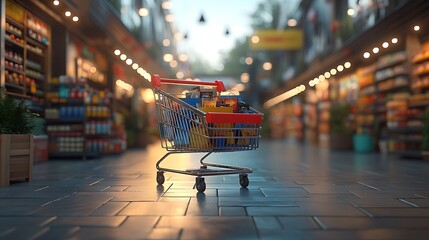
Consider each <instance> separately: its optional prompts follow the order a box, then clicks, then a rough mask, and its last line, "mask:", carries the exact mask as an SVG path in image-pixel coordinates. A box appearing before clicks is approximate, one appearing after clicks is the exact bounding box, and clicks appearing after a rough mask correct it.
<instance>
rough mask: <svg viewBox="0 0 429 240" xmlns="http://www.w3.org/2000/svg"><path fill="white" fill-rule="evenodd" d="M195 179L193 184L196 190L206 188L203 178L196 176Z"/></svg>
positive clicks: (200, 190) (201, 190) (202, 190)
mask: <svg viewBox="0 0 429 240" xmlns="http://www.w3.org/2000/svg"><path fill="white" fill-rule="evenodd" d="M195 180H196V181H195V186H196V187H197V190H198V192H201V193H202V192H204V191H205V190H206V182H204V178H203V177H197V178H196V179H195Z"/></svg>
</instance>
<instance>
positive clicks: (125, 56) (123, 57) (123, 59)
mask: <svg viewBox="0 0 429 240" xmlns="http://www.w3.org/2000/svg"><path fill="white" fill-rule="evenodd" d="M119 58H120V59H121V60H122V61H125V59H127V55H125V54H123V53H122V54H121V56H120V57H119Z"/></svg>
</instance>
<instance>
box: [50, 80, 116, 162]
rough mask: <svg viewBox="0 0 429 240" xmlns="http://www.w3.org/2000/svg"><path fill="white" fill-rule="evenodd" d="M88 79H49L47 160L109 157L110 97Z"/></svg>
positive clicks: (104, 90) (107, 92)
mask: <svg viewBox="0 0 429 240" xmlns="http://www.w3.org/2000/svg"><path fill="white" fill-rule="evenodd" d="M92 85H93V84H92V83H91V80H89V79H87V78H79V80H76V79H75V78H71V77H66V76H61V77H59V78H52V81H51V82H50V84H49V86H50V89H49V92H48V95H47V96H48V106H47V108H46V110H45V111H46V113H45V116H46V121H47V125H48V126H47V132H48V135H49V140H50V141H49V148H50V151H49V152H50V157H52V158H56V157H73V158H76V157H80V158H84V159H85V158H90V157H98V156H100V155H102V154H107V153H110V152H111V151H110V145H109V141H110V135H111V117H112V115H111V109H110V107H109V105H110V102H111V99H110V98H111V94H110V92H109V91H108V90H106V89H104V88H103V89H100V88H95V87H93V86H92Z"/></svg>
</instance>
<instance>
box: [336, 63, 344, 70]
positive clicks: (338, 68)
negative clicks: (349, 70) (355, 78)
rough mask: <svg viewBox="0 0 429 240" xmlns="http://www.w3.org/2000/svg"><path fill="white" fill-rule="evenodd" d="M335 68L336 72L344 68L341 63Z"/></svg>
mask: <svg viewBox="0 0 429 240" xmlns="http://www.w3.org/2000/svg"><path fill="white" fill-rule="evenodd" d="M337 70H338V72H342V71H343V70H344V67H343V65H341V64H340V65H338V67H337Z"/></svg>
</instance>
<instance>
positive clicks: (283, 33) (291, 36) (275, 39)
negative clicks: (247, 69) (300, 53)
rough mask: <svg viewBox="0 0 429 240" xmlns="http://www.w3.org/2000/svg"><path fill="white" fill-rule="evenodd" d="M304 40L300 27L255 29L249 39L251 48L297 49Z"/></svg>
mask: <svg viewBox="0 0 429 240" xmlns="http://www.w3.org/2000/svg"><path fill="white" fill-rule="evenodd" d="M303 41H304V36H303V32H302V30H301V29H297V28H291V29H285V30H272V29H271V30H256V31H255V34H254V35H253V36H252V38H251V40H250V48H251V49H253V50H298V49H301V48H302V45H303Z"/></svg>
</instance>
